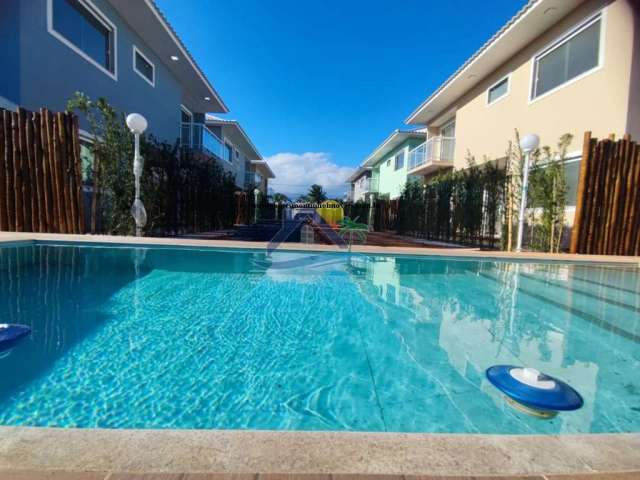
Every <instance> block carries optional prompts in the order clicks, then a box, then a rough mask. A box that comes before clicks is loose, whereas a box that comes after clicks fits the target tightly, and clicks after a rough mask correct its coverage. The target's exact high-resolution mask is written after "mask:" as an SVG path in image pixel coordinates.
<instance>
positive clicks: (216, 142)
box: [203, 114, 275, 195]
mask: <svg viewBox="0 0 640 480" xmlns="http://www.w3.org/2000/svg"><path fill="white" fill-rule="evenodd" d="M205 127H206V130H207V131H206V136H207V141H206V142H205V143H203V147H204V148H205V149H206V150H211V151H212V152H213V153H214V154H215V155H216V156H218V157H219V158H222V159H223V160H224V161H223V162H222V165H223V168H224V169H225V170H227V171H228V172H230V173H232V174H233V175H235V179H236V185H238V186H239V187H241V188H246V189H249V190H250V189H253V188H258V189H259V190H260V191H261V192H262V193H264V194H265V195H266V194H267V192H268V188H269V187H268V181H269V179H270V178H275V174H274V173H273V170H271V168H270V167H269V165H268V164H267V162H266V161H265V160H264V159H263V158H262V156H261V155H260V153H259V152H258V150H257V149H256V147H255V145H254V144H253V142H252V141H251V139H250V138H249V136H248V135H247V134H246V132H245V131H244V129H243V128H242V127H241V126H240V123H238V122H237V121H236V120H227V119H223V118H220V117H217V116H215V115H211V114H207V115H206V117H205ZM209 137H211V138H209Z"/></svg>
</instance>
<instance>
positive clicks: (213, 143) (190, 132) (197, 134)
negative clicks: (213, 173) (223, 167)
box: [180, 123, 231, 162]
mask: <svg viewBox="0 0 640 480" xmlns="http://www.w3.org/2000/svg"><path fill="white" fill-rule="evenodd" d="M180 145H181V146H183V147H189V148H193V149H194V150H201V151H203V152H205V153H208V154H209V155H213V156H215V157H217V158H220V159H222V160H226V161H227V162H230V161H231V157H230V153H229V149H228V148H227V147H226V145H225V144H224V142H223V141H222V140H220V139H219V138H218V137H217V136H216V135H215V134H214V133H213V132H211V130H209V129H208V128H207V127H206V126H204V125H203V124H201V123H183V124H182V125H181V126H180Z"/></svg>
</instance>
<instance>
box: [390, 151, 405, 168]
mask: <svg viewBox="0 0 640 480" xmlns="http://www.w3.org/2000/svg"><path fill="white" fill-rule="evenodd" d="M398 155H402V166H401V167H398ZM406 162H407V149H406V147H405V148H403V149H402V150H400V151H398V152H396V153H395V155H394V156H393V171H394V172H397V171H398V170H402V169H403V168H404V167H405V165H406Z"/></svg>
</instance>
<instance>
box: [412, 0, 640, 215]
mask: <svg viewBox="0 0 640 480" xmlns="http://www.w3.org/2000/svg"><path fill="white" fill-rule="evenodd" d="M639 13H640V3H639V2H637V1H634V0H532V1H530V2H529V3H528V4H527V5H525V6H524V7H523V8H522V9H521V10H520V11H519V12H518V13H517V14H516V15H515V16H514V17H513V18H512V19H511V20H510V21H509V22H507V24H506V25H505V26H504V27H503V28H502V29H501V30H500V31H499V32H497V33H496V34H495V35H494V36H493V37H492V38H491V39H489V41H488V42H486V43H485V44H484V45H483V46H482V47H481V48H480V49H479V50H478V51H477V52H476V53H475V54H473V55H472V56H471V57H470V58H469V59H468V60H467V61H466V62H465V63H464V64H463V65H462V66H461V67H460V68H459V69H458V70H457V71H456V72H455V73H454V74H453V75H451V77H449V78H448V79H447V80H446V81H445V82H444V83H443V84H442V85H441V86H440V87H438V88H437V89H436V90H435V92H433V93H432V94H431V95H430V96H429V97H428V98H427V99H426V100H425V101H424V102H423V103H422V104H421V105H420V106H419V107H418V108H417V109H416V110H415V111H414V112H413V113H412V114H411V115H410V116H409V118H408V119H407V120H406V121H407V123H408V124H413V125H423V126H426V129H427V140H426V142H425V143H424V145H423V146H421V147H420V149H418V150H417V152H418V153H417V154H416V155H414V156H413V158H410V160H409V171H408V173H409V174H412V175H421V176H423V177H425V178H427V179H428V178H429V177H431V176H433V175H434V174H436V173H437V172H438V171H439V170H442V169H450V168H455V169H462V168H465V167H466V166H467V157H468V155H469V154H471V155H472V156H473V157H474V158H475V160H476V162H478V163H482V162H483V161H498V162H500V161H502V160H503V159H504V157H505V152H506V150H507V143H508V142H509V141H510V140H514V130H515V129H517V130H518V131H519V132H520V133H521V134H528V133H535V134H537V135H538V136H539V137H540V139H541V142H540V145H541V146H544V145H548V146H550V147H551V148H552V149H553V148H555V146H556V144H557V143H558V140H559V138H560V137H561V136H562V135H563V134H565V133H570V134H572V135H573V141H572V143H571V145H570V146H569V149H568V158H567V160H566V163H565V168H566V174H567V181H568V184H569V185H568V186H569V193H568V197H569V198H568V200H569V205H571V204H572V203H573V204H574V205H575V203H574V202H575V190H576V183H577V179H578V171H579V161H580V157H581V148H582V139H583V134H584V132H585V131H591V132H592V133H593V135H594V136H595V137H599V138H605V137H607V136H608V135H609V134H611V133H615V134H618V135H621V134H624V133H630V134H631V135H632V137H634V138H636V139H638V138H640V16H639Z"/></svg>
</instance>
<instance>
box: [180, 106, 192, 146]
mask: <svg viewBox="0 0 640 480" xmlns="http://www.w3.org/2000/svg"><path fill="white" fill-rule="evenodd" d="M192 121H193V115H192V114H191V112H190V111H189V110H187V109H186V108H185V107H180V145H181V146H183V147H190V146H191V123H192Z"/></svg>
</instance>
